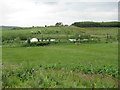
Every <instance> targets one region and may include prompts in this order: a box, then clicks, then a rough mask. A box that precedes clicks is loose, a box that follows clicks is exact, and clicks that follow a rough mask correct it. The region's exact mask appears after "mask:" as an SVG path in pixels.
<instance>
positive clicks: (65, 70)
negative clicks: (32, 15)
mask: <svg viewBox="0 0 120 90" xmlns="http://www.w3.org/2000/svg"><path fill="white" fill-rule="evenodd" d="M31 31H34V32H38V31H40V32H41V34H40V33H38V34H35V33H34V34H33V33H31ZM107 33H108V34H109V35H111V36H112V39H110V40H111V41H109V42H108V43H105V42H106V36H105V35H106V34H107ZM79 34H81V35H82V34H85V35H91V36H93V37H99V38H100V40H101V41H100V42H99V43H94V44H90V43H87V44H80V45H75V44H74V43H68V42H67V40H66V39H68V37H69V38H71V37H74V38H75V37H76V35H79ZM117 34H118V28H114V27H113V28H112V27H85V28H79V27H75V26H64V27H37V28H36V27H35V28H31V29H26V28H25V29H18V30H14V29H10V28H5V29H3V30H2V38H3V48H2V64H3V68H2V81H3V87H5V88H26V87H27V88H38V87H40V88H116V87H117V85H118V82H117V81H118V79H117V77H118V45H117ZM42 36H43V38H44V39H45V38H49V37H50V38H58V39H61V40H62V41H64V42H66V43H65V44H63V43H59V44H50V45H48V46H37V47H35V46H34V47H21V46H23V44H25V43H26V42H25V40H26V39H29V38H32V37H36V38H41V37H42ZM12 40H13V41H12ZM65 40H66V41H65ZM110 42H111V43H110ZM0 49H1V48H0ZM33 82H34V83H33Z"/></svg>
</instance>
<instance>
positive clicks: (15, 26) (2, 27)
mask: <svg viewBox="0 0 120 90" xmlns="http://www.w3.org/2000/svg"><path fill="white" fill-rule="evenodd" d="M16 27H18V26H0V28H16Z"/></svg>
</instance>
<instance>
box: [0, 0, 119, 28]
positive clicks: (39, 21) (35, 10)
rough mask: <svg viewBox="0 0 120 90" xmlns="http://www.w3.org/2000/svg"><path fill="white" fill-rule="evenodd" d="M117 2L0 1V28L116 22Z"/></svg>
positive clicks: (86, 0)
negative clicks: (85, 22)
mask: <svg viewBox="0 0 120 90" xmlns="http://www.w3.org/2000/svg"><path fill="white" fill-rule="evenodd" d="M88 1H89V2H88ZM118 1H119V0H69V1H68V0H1V1H0V12H1V14H0V25H6V26H23V27H25V26H26V27H27V26H28V27H29V26H45V25H55V23H57V22H63V24H67V25H71V24H72V23H74V22H79V21H117V20H118Z"/></svg>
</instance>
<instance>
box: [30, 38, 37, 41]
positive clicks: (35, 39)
mask: <svg viewBox="0 0 120 90" xmlns="http://www.w3.org/2000/svg"><path fill="white" fill-rule="evenodd" d="M30 42H38V39H37V38H32V39H31V40H30Z"/></svg>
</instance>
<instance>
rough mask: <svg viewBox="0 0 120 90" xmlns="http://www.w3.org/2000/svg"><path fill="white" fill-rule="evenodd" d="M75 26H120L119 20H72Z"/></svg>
mask: <svg viewBox="0 0 120 90" xmlns="http://www.w3.org/2000/svg"><path fill="white" fill-rule="evenodd" d="M72 25H74V26H77V27H120V22H89V21H88V22H74V23H73V24H72Z"/></svg>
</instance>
